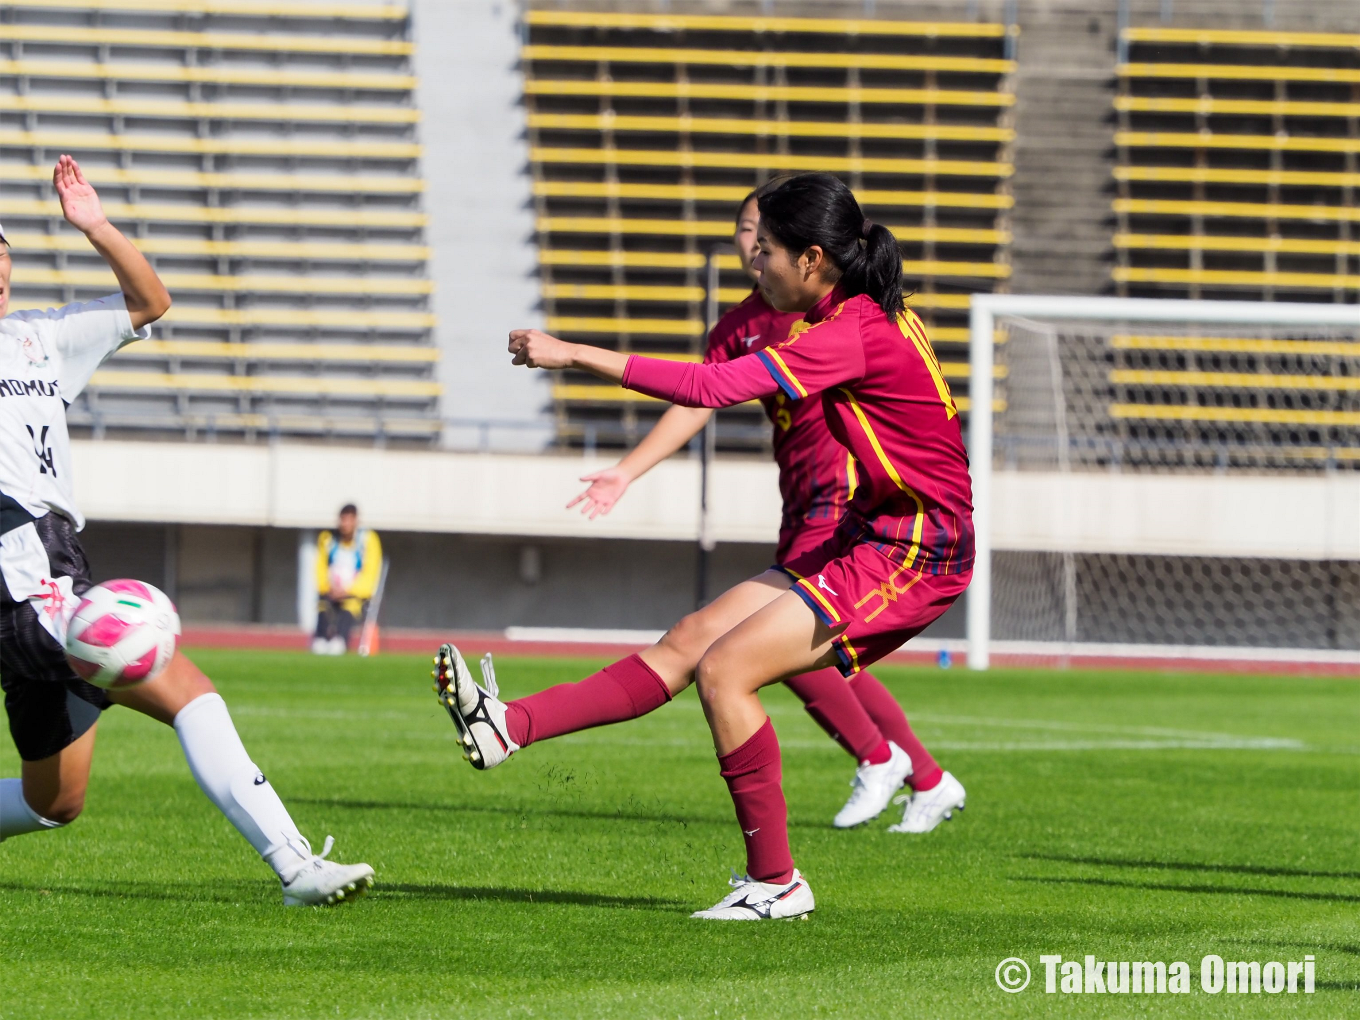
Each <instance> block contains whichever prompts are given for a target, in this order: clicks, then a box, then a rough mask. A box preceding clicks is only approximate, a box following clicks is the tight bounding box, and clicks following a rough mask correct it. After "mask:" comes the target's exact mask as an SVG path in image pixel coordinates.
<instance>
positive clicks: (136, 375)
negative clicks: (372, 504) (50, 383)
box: [90, 368, 441, 398]
mask: <svg viewBox="0 0 1360 1020" xmlns="http://www.w3.org/2000/svg"><path fill="white" fill-rule="evenodd" d="M90 386H92V387H93V388H95V389H99V390H140V391H151V392H154V391H157V390H172V391H181V392H183V391H188V392H197V393H249V394H266V393H298V394H306V395H312V396H326V397H406V398H411V397H420V398H433V397H437V396H439V394H440V391H441V387H440V385H439V383H437V382H427V381H425V380H421V379H343V378H319V377H314V376H281V375H215V374H209V373H206V372H128V371H121V370H119V369H109V368H105V369H101V370H99V371H98V372H96V373H95V374H94V376H93V377H92V378H91V379H90Z"/></svg>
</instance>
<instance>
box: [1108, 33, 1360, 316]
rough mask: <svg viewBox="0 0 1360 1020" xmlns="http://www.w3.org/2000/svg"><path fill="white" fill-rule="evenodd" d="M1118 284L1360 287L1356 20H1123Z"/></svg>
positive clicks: (1235, 292) (1307, 293) (1268, 293)
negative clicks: (1135, 23) (1344, 29)
mask: <svg viewBox="0 0 1360 1020" xmlns="http://www.w3.org/2000/svg"><path fill="white" fill-rule="evenodd" d="M1122 44H1123V46H1124V47H1125V48H1126V49H1127V52H1128V59H1127V61H1126V62H1124V63H1122V64H1121V65H1120V67H1119V69H1118V71H1119V95H1118V96H1117V98H1116V100H1115V110H1116V116H1117V118H1118V124H1119V128H1118V131H1117V133H1116V135H1115V144H1116V148H1117V151H1118V166H1117V167H1116V170H1115V180H1116V187H1117V189H1118V199H1117V200H1116V202H1115V205H1114V212H1115V217H1116V220H1117V223H1118V229H1117V233H1116V234H1115V238H1114V246H1115V251H1116V258H1117V262H1116V266H1115V270H1114V280H1115V284H1116V286H1117V288H1118V290H1119V292H1120V293H1121V294H1132V295H1140V294H1148V295H1155V294H1162V295H1182V296H1185V295H1188V296H1191V297H1206V298H1208V297H1227V298H1242V297H1260V298H1267V299H1271V298H1276V299H1284V300H1311V301H1329V300H1336V301H1354V300H1356V295H1357V291H1360V272H1357V268H1356V262H1355V259H1356V257H1357V255H1360V246H1357V244H1356V243H1355V242H1354V241H1353V240H1352V237H1353V227H1352V224H1355V223H1357V222H1360V211H1357V209H1356V205H1355V201H1354V189H1355V188H1356V187H1357V186H1360V166H1357V157H1358V156H1360V131H1358V130H1357V124H1360V92H1358V91H1357V89H1360V57H1358V56H1357V54H1358V53H1360V36H1355V35H1339V34H1330V33H1309V32H1273V31H1271V32H1266V31H1259V32H1257V31H1234V30H1210V29H1182V28H1167V27H1155V28H1127V29H1125V30H1124V31H1123V36H1122Z"/></svg>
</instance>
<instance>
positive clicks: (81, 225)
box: [52, 156, 109, 234]
mask: <svg viewBox="0 0 1360 1020" xmlns="http://www.w3.org/2000/svg"><path fill="white" fill-rule="evenodd" d="M52 186H53V187H55V188H56V189H57V197H58V198H59V199H61V211H62V215H64V216H65V217H66V222H67V223H69V224H71V226H73V227H75V228H76V229H77V230H79V231H80V232H81V233H83V234H89V233H92V232H94V231H95V230H98V229H99V228H100V227H102V226H103V225H104V224H106V223H108V222H109V221H108V218H107V217H106V216H105V215H104V207H103V206H101V205H100V204H99V196H98V195H97V194H96V193H95V190H94V185H92V184H91V183H90V182H89V181H87V180H86V179H85V175H84V174H82V173H81V172H80V164H79V163H77V162H76V161H75V160H74V159H72V158H71V157H70V156H62V157H61V159H59V160H57V165H56V166H55V167H53V168H52Z"/></svg>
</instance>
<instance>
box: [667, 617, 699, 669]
mask: <svg viewBox="0 0 1360 1020" xmlns="http://www.w3.org/2000/svg"><path fill="white" fill-rule="evenodd" d="M706 630H707V628H706V627H705V626H704V623H703V620H702V619H701V617H700V614H699V613H690V614H689V615H688V616H686V617H684V618H683V619H681V620H680V622H679V623H677V624H675V626H673V627H672V628H671V629H670V630H668V631H666V633H665V636H663V637H662V638H661V640H660V642H658V643H659V644H660V645H661V647H662V648H663V649H664V650H665V651H666V652H667V653H669V654H670V655H673V656H675V657H676V658H677V659H678V660H680V661H682V662H685V663H697V662H698V661H699V659H700V658H701V657H702V656H703V654H704V652H705V650H706V649H707V648H708V640H707V637H706V633H705V632H706Z"/></svg>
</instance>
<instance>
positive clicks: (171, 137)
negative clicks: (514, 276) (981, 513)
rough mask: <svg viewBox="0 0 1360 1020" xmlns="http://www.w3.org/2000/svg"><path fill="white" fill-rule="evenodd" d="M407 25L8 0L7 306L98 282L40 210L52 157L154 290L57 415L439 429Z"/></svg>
mask: <svg viewBox="0 0 1360 1020" xmlns="http://www.w3.org/2000/svg"><path fill="white" fill-rule="evenodd" d="M408 35H409V19H408V14H407V12H406V9H405V7H404V6H399V5H395V4H346V3H340V4H325V3H317V4H311V3H289V2H279V3H273V2H260V0H250V2H230V3H229V2H226V0H84V2H77V0H15V2H13V3H11V2H9V0H6V4H5V17H4V20H3V22H0V178H3V180H4V182H5V187H4V193H3V195H0V218H3V220H4V222H5V225H6V231H7V233H8V235H9V238H10V241H11V242H12V243H13V245H14V249H15V252H16V255H17V256H18V258H17V259H16V266H15V277H14V284H15V302H14V303H15V305H16V307H25V306H30V305H47V304H57V303H61V302H65V301H69V300H74V299H80V298H87V297H93V296H95V295H98V294H101V293H108V292H109V291H111V290H114V289H115V283H114V281H113V277H112V276H111V274H110V273H109V272H108V270H107V268H106V267H104V265H103V263H102V260H100V259H99V258H98V256H97V255H96V254H95V253H94V252H93V251H92V250H91V249H90V248H89V246H88V244H87V243H86V242H85V240H84V239H83V238H81V237H80V236H79V235H78V234H77V233H76V232H74V231H73V230H71V229H70V228H69V227H67V226H66V225H65V224H64V223H63V222H62V218H61V210H60V206H59V204H58V203H57V202H56V200H55V195H54V193H53V191H52V188H51V184H50V178H51V166H52V163H53V162H54V160H55V158H56V156H57V155H58V154H60V153H62V152H69V153H71V154H72V155H74V156H76V158H77V159H79V160H80V161H81V165H82V167H83V168H84V169H85V172H86V174H87V176H88V177H89V178H90V180H91V181H92V182H93V183H94V184H95V185H96V186H97V187H99V189H100V193H101V195H102V197H103V199H104V205H105V209H106V210H107V211H108V213H109V214H110V216H111V217H112V218H113V219H115V221H117V222H118V223H119V224H120V225H122V226H123V227H124V228H125V229H126V230H127V231H128V232H129V233H130V234H132V235H133V236H135V237H136V239H137V241H138V244H139V245H140V247H141V249H142V250H143V252H145V253H146V255H147V256H148V258H150V259H151V260H152V262H153V264H155V266H156V268H157V270H158V271H159V272H160V274H161V275H162V277H163V278H164V280H165V281H166V284H167V286H168V287H169V288H170V290H171V292H172V294H173V295H174V297H175V305H174V307H173V308H172V309H171V311H170V313H169V315H167V316H166V318H165V319H164V320H162V322H161V323H160V324H159V325H158V326H157V327H156V330H155V334H154V336H155V338H154V339H153V340H151V341H148V342H144V343H141V344H137V345H133V346H132V347H130V348H128V349H127V350H125V351H124V352H122V353H120V354H119V355H118V356H117V357H115V358H114V359H113V360H112V361H110V362H109V363H108V364H107V365H106V366H105V367H104V368H103V369H102V370H101V371H100V372H98V373H97V374H96V375H95V377H94V379H93V381H92V383H91V386H90V388H89V390H88V391H87V393H86V395H85V396H84V397H82V398H81V400H80V401H79V402H78V403H77V404H76V405H75V406H74V407H73V408H72V409H71V414H70V419H71V422H72V424H73V426H74V427H76V429H77V430H80V429H82V428H84V429H89V430H93V431H95V432H97V433H100V434H106V433H108V432H109V431H129V430H136V431H139V432H141V433H146V432H147V431H149V430H150V431H155V432H157V433H161V434H174V433H176V432H178V433H181V434H190V435H192V434H198V433H202V432H225V433H233V432H234V433H246V434H253V433H259V434H295V435H317V436H332V435H334V436H345V437H348V438H351V439H353V438H369V439H371V440H373V441H387V440H397V441H409V442H416V443H421V444H425V443H428V442H429V441H430V440H431V439H432V438H434V437H437V436H438V434H439V432H440V430H441V423H440V419H439V386H438V384H437V383H436V382H435V381H434V373H435V368H436V363H437V360H438V355H437V348H436V347H435V346H434V344H433V342H432V337H431V330H432V328H433V326H434V325H435V320H434V317H433V315H431V314H430V312H429V308H428V302H429V295H430V292H431V284H430V282H429V280H428V279H427V278H426V271H425V270H426V261H427V259H428V258H429V249H428V247H427V246H426V245H425V243H424V228H425V224H426V219H425V216H424V214H423V213H422V212H421V211H420V206H419V203H420V200H421V195H422V192H423V190H424V185H423V182H422V180H421V177H420V172H419V166H418V160H419V158H420V154H421V149H420V145H419V143H418V140H417V138H416V130H417V126H418V124H419V120H420V117H419V113H418V111H417V110H416V108H415V102H414V89H415V85H416V79H415V77H414V75H413V74H412V72H411V63H410V60H411V54H412V52H413V44H412V43H411V41H410V39H409V37H408Z"/></svg>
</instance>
